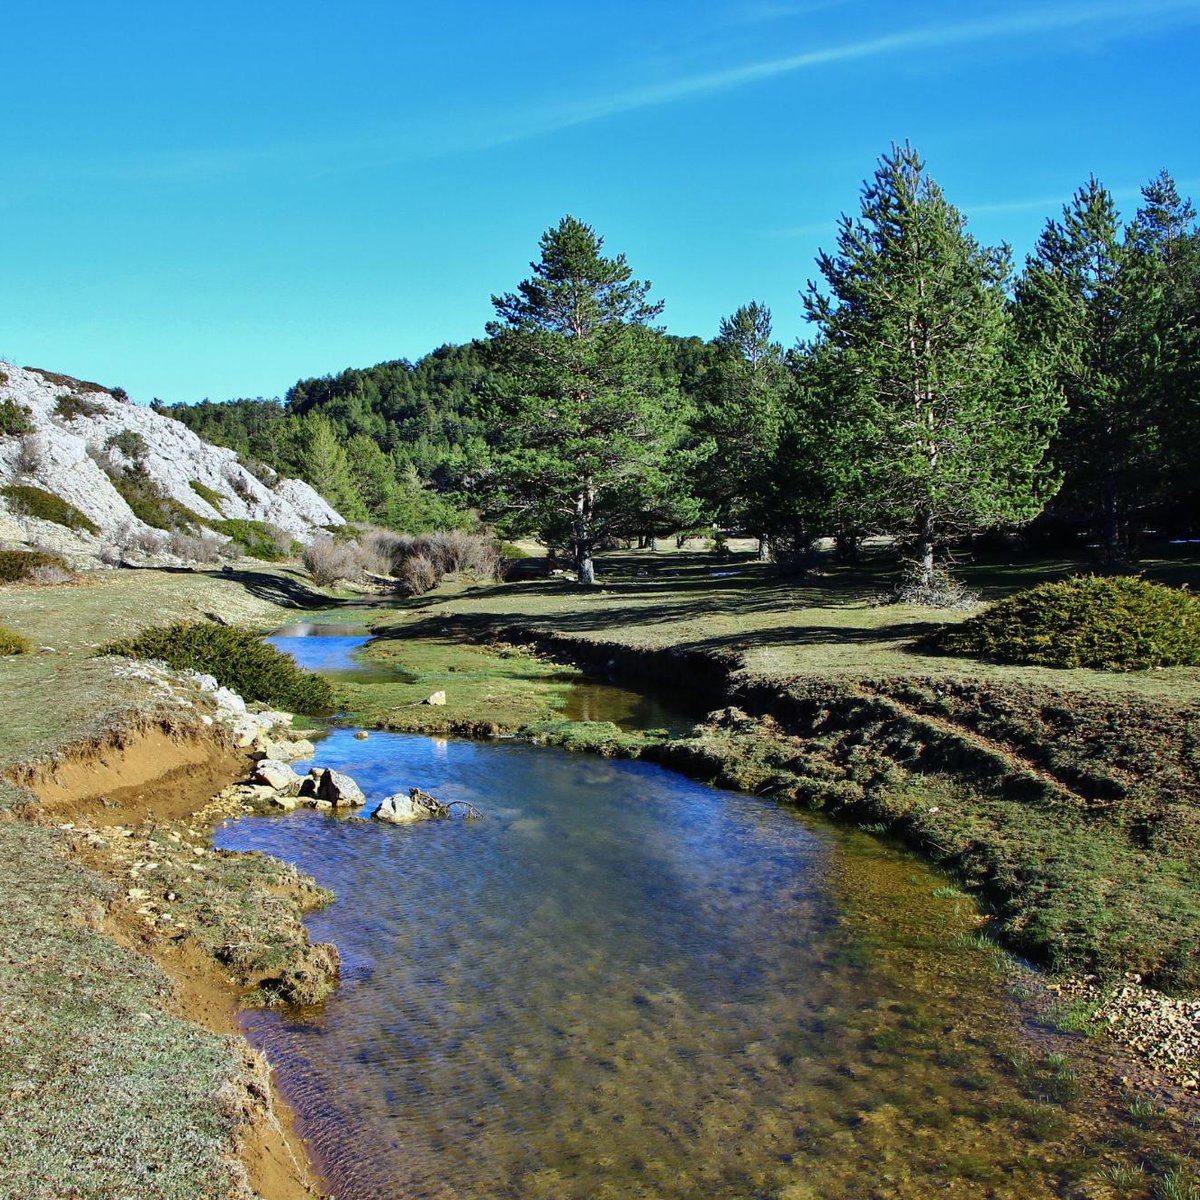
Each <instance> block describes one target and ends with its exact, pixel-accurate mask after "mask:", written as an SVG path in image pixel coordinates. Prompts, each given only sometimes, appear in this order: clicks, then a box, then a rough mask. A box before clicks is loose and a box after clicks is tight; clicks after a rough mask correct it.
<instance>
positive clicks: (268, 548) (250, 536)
mask: <svg viewBox="0 0 1200 1200" xmlns="http://www.w3.org/2000/svg"><path fill="white" fill-rule="evenodd" d="M208 525H209V527H210V528H212V529H215V530H216V531H217V532H218V533H223V534H224V535H225V536H226V537H228V538H232V539H233V540H234V541H235V542H236V543H237V544H238V545H239V546H241V548H242V550H243V551H245V553H246V554H247V555H248V556H249V557H250V558H260V559H262V560H263V562H282V561H283V559H285V558H287V556H288V554H289V553H290V552H291V547H292V543H291V539H290V538H288V536H287V534H285V533H284V532H283V531H282V530H280V529H277V528H276V527H275V526H274V525H268V524H267V523H266V521H251V520H249V519H247V518H245V517H231V518H229V519H228V520H225V521H209V522H208Z"/></svg>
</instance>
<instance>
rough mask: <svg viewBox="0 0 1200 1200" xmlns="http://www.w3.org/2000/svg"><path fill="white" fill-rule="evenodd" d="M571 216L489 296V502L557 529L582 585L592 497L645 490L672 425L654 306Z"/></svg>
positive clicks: (589, 568)
mask: <svg viewBox="0 0 1200 1200" xmlns="http://www.w3.org/2000/svg"><path fill="white" fill-rule="evenodd" d="M603 245H604V240H603V238H601V237H598V236H597V234H596V233H595V231H594V230H593V229H592V228H591V227H590V226H588V225H585V224H584V223H583V222H581V221H578V220H576V219H575V218H574V217H571V216H567V217H564V218H563V219H562V220H561V221H560V222H559V223H558V224H557V225H556V226H555V227H554V228H553V229H550V230H547V232H546V233H545V234H543V235H542V239H541V242H540V248H541V256H540V258H539V259H538V260H537V261H536V262H533V263H531V264H530V266H531V267H532V269H533V274H532V275H531V276H530V277H529V278H528V279H526V280H524V281H523V282H522V283H520V284H519V285H518V287H517V291H516V292H509V293H506V294H505V295H503V296H493V297H492V303H493V305H494V306H495V309H496V317H497V319H496V320H494V321H492V322H491V323H490V324H489V325H488V334H489V335H490V337H491V342H490V347H489V349H490V355H489V357H490V362H491V364H492V365H493V366H494V368H495V370H496V372H497V377H498V387H497V391H496V395H495V398H494V405H493V412H492V417H493V428H494V429H495V430H496V431H497V435H498V440H499V445H498V447H497V450H498V453H497V454H496V457H495V461H494V469H495V476H494V482H495V483H496V484H497V490H496V500H497V501H498V502H499V504H500V505H501V506H502V507H504V508H506V509H507V510H508V511H509V512H510V513H512V512H518V513H520V514H522V515H523V517H524V520H525V523H526V525H527V526H528V527H530V528H533V529H536V530H539V531H541V532H542V533H543V535H544V536H546V537H547V538H549V539H551V540H557V539H558V537H560V536H561V535H562V533H563V532H564V531H566V534H567V537H568V539H569V541H570V544H571V547H572V552H573V556H574V559H575V567H576V570H577V572H578V575H579V581H580V582H581V583H593V582H594V581H595V568H594V565H593V554H594V552H595V549H596V546H597V543H598V541H599V539H600V538H601V536H602V534H603V526H602V523H601V517H602V515H603V499H604V497H605V496H606V494H611V493H612V492H614V491H615V490H617V489H622V490H624V491H626V492H629V491H631V490H640V491H645V492H654V491H655V490H657V489H658V487H659V486H660V483H661V479H662V475H663V466H664V461H663V459H664V453H665V449H664V448H665V447H666V446H668V445H669V444H670V441H671V440H672V431H673V425H674V424H675V420H674V412H673V404H672V397H671V395H670V387H669V384H668V383H667V382H666V380H667V379H668V378H669V373H668V372H666V371H664V369H663V367H664V357H665V355H666V353H667V345H666V343H665V341H664V339H663V338H662V336H661V334H660V333H659V331H658V330H657V329H655V328H654V327H653V325H652V322H653V321H654V319H655V318H656V317H657V316H658V315H659V313H660V312H661V311H662V303H661V301H660V302H651V301H650V300H648V299H647V295H648V293H649V290H650V284H649V283H648V282H640V281H638V280H636V279H634V278H633V272H632V271H631V270H630V268H629V265H628V263H627V262H626V261H625V256H624V255H623V254H619V255H617V256H616V258H609V257H607V256H605V255H604V254H603V253H602V250H603Z"/></svg>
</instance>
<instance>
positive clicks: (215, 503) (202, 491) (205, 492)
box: [188, 479, 226, 512]
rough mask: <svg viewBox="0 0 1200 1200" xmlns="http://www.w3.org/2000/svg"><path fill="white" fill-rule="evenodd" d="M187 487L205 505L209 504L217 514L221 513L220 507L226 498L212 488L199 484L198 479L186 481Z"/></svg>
mask: <svg viewBox="0 0 1200 1200" xmlns="http://www.w3.org/2000/svg"><path fill="white" fill-rule="evenodd" d="M188 486H189V487H190V488H191V489H192V491H193V492H195V493H196V495H197V496H199V497H200V499H201V500H203V501H204V502H205V503H206V504H211V505H212V507H213V508H215V509H216V510H217V512H221V511H222V509H221V505H222V504H224V503H225V500H226V497H225V496H222V495H221V493H220V492H218V491H216V490H215V489H214V488H210V487H209V486H208V484H206V483H201V482H200V480H199V479H191V480H189V481H188Z"/></svg>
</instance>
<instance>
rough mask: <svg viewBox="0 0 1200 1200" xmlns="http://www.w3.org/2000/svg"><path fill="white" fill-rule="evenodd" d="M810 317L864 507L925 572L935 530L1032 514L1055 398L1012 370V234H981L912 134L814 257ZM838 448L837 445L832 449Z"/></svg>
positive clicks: (1040, 496) (842, 449) (937, 535)
mask: <svg viewBox="0 0 1200 1200" xmlns="http://www.w3.org/2000/svg"><path fill="white" fill-rule="evenodd" d="M818 265H819V267H820V270H821V274H822V275H823V276H824V279H825V283H826V287H827V290H821V289H819V288H818V287H817V286H816V285H815V284H810V285H809V288H808V291H807V294H806V297H805V306H806V309H807V312H808V316H809V319H810V320H811V321H813V322H814V323H815V325H816V326H817V329H818V331H819V340H820V341H822V342H824V343H827V344H828V346H829V347H830V348H831V349H832V351H833V355H832V356H831V358H830V360H829V362H830V364H831V365H832V366H835V367H836V368H837V370H836V373H835V375H834V377H833V378H831V379H829V380H828V381H827V386H831V387H833V388H835V389H836V391H837V392H839V393H841V394H842V395H844V396H845V397H847V408H848V409H849V410H850V412H851V413H852V422H853V437H851V438H849V439H848V440H847V441H846V442H845V443H844V444H841V445H838V446H837V447H836V449H837V450H838V452H839V453H844V454H851V455H853V456H854V457H855V458H856V459H857V460H858V464H859V466H858V471H859V472H860V473H861V474H860V478H861V484H862V487H863V489H864V491H863V496H862V501H863V508H864V513H865V515H868V516H869V518H870V520H871V522H872V524H873V525H874V526H875V527H876V528H878V529H881V530H886V531H889V532H894V533H901V534H906V535H908V536H910V537H912V538H913V539H914V541H915V543H916V546H917V552H918V558H919V561H920V564H921V567H922V569H923V571H924V572H925V574H926V576H927V577H928V575H929V574H930V573H931V572H932V570H933V555H934V545H935V541H936V540H941V539H944V538H947V537H951V536H958V535H961V534H963V533H967V532H970V531H972V530H975V529H980V528H986V527H988V526H991V525H997V524H1001V523H1013V522H1021V521H1025V520H1028V519H1029V518H1031V517H1033V516H1034V515H1036V514H1037V512H1038V511H1039V509H1040V507H1041V505H1042V503H1043V502H1044V500H1045V497H1046V492H1047V490H1048V485H1049V473H1048V471H1047V468H1046V465H1045V451H1046V446H1047V441H1048V437H1049V433H1050V430H1051V429H1052V426H1053V420H1054V406H1053V405H1052V404H1051V403H1049V402H1048V401H1047V399H1046V397H1045V396H1044V395H1041V394H1032V395H1031V394H1026V395H1021V394H1020V392H1019V391H1018V389H1017V387H1016V385H1015V381H1014V380H1013V379H1012V377H1011V375H1010V373H1009V372H1008V371H1007V370H1006V349H1007V347H1008V344H1009V318H1008V314H1007V311H1006V297H1005V283H1006V280H1007V278H1008V271H1009V254H1008V249H1007V247H998V248H986V247H981V246H980V245H979V244H978V243H977V242H976V241H975V240H974V238H972V237H971V236H970V235H969V234H968V233H967V232H966V222H965V220H964V218H963V217H962V215H961V214H960V213H959V212H958V210H957V209H955V208H954V207H953V206H952V205H950V204H949V203H948V202H947V201H946V198H945V196H944V195H943V194H942V191H941V189H940V188H939V187H938V186H937V184H936V183H935V182H934V181H933V180H932V179H930V178H929V177H928V175H926V173H925V165H924V163H923V162H922V161H921V159H920V157H919V156H918V154H917V152H916V151H915V150H914V149H913V148H912V147H911V146H909V145H907V144H905V145H904V146H893V148H892V151H891V153H890V154H888V155H886V156H884V157H883V158H881V159H880V162H879V167H878V169H877V170H876V172H875V175H874V178H873V179H872V180H870V181H868V182H867V183H866V184H865V185H864V187H863V193H862V205H861V213H860V216H859V217H858V218H856V219H852V218H850V217H847V216H843V217H842V218H841V220H840V222H839V226H838V239H837V251H836V252H835V253H832V254H829V253H824V252H823V253H822V254H821V255H820V256H819V258H818ZM831 449H833V448H831Z"/></svg>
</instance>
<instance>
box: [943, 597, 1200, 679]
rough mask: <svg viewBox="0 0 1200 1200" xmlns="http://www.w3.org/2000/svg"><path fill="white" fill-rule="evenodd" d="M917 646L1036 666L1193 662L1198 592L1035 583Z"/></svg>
mask: <svg viewBox="0 0 1200 1200" xmlns="http://www.w3.org/2000/svg"><path fill="white" fill-rule="evenodd" d="M922 647H923V648H924V649H930V650H935V651H940V652H942V653H945V654H958V655H966V656H970V657H975V658H988V659H994V660H996V661H998V662H1009V663H1024V664H1029V665H1031V666H1043V667H1099V668H1101V669H1103V670H1107V671H1135V670H1144V669H1146V668H1147V667H1175V666H1189V667H1190V666H1197V665H1200V599H1197V597H1195V596H1193V595H1192V594H1191V593H1190V592H1188V591H1185V590H1183V589H1180V588H1171V587H1164V586H1163V585H1162V584H1158V583H1150V582H1148V581H1147V580H1144V579H1130V578H1101V577H1098V576H1077V577H1076V578H1074V579H1066V580H1062V581H1061V582H1058V583H1043V584H1039V585H1038V586H1037V587H1035V588H1030V589H1029V590H1028V591H1025V592H1018V593H1017V594H1016V595H1015V596H1010V597H1009V598H1008V599H1007V600H1001V601H999V602H998V603H996V604H994V605H992V607H991V608H989V609H988V610H987V611H986V612H983V613H980V614H979V615H978V616H976V617H971V618H970V619H969V620H967V621H964V622H963V623H962V624H961V625H951V626H947V627H946V628H944V629H942V630H939V631H938V632H937V633H936V634H933V635H932V636H931V637H929V638H927V639H925V641H924V642H923V643H922Z"/></svg>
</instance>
